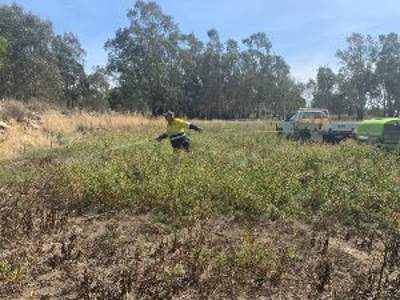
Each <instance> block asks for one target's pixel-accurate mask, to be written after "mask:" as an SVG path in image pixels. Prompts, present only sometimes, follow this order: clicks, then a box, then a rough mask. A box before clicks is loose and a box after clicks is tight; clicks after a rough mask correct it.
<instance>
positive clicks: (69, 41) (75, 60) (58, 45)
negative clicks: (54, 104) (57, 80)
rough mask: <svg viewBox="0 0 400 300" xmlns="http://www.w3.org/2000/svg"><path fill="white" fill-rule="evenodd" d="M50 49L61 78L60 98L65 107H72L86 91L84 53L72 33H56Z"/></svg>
mask: <svg viewBox="0 0 400 300" xmlns="http://www.w3.org/2000/svg"><path fill="white" fill-rule="evenodd" d="M52 51H53V55H54V59H55V62H56V65H57V68H58V71H59V72H60V76H61V79H62V86H63V92H62V98H63V100H64V101H65V102H66V104H67V107H69V108H74V107H75V106H76V105H77V104H78V102H79V101H80V99H81V98H82V97H83V96H85V94H86V93H87V88H88V86H87V84H88V82H87V80H86V73H85V70H84V66H83V64H84V57H85V55H86V53H85V51H84V50H83V48H82V46H81V44H80V42H79V40H78V38H77V37H76V36H75V35H74V34H72V33H65V34H64V35H63V36H61V35H57V36H56V37H55V38H54V39H53V41H52Z"/></svg>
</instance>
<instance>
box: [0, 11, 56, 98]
mask: <svg viewBox="0 0 400 300" xmlns="http://www.w3.org/2000/svg"><path fill="white" fill-rule="evenodd" d="M0 36H2V37H3V38H5V39H6V40H7V44H8V47H7V55H6V61H7V63H6V64H4V66H3V68H2V69H1V70H0V96H1V97H15V98H17V99H25V100H27V99H30V98H46V99H51V98H54V97H57V96H58V95H59V94H60V92H61V90H62V78H61V76H60V73H59V70H58V68H57V65H56V62H55V60H54V57H53V55H52V50H51V47H50V45H51V42H52V40H53V38H54V33H53V28H52V25H51V23H50V22H47V21H43V20H41V19H40V18H39V17H37V16H35V15H33V14H32V13H29V12H26V11H24V9H23V8H22V7H20V6H18V5H16V4H13V5H11V6H7V5H2V6H0Z"/></svg>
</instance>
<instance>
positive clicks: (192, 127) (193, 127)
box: [189, 123, 203, 131]
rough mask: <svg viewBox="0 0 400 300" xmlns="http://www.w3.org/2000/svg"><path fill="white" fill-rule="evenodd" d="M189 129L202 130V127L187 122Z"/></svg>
mask: <svg viewBox="0 0 400 300" xmlns="http://www.w3.org/2000/svg"><path fill="white" fill-rule="evenodd" d="M189 129H193V130H195V131H203V128H201V127H199V126H197V125H194V124H192V123H190V124H189Z"/></svg>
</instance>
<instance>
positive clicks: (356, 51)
mask: <svg viewBox="0 0 400 300" xmlns="http://www.w3.org/2000/svg"><path fill="white" fill-rule="evenodd" d="M347 44H348V46H347V48H346V49H344V50H338V51H337V54H336V55H337V57H338V59H339V62H340V69H339V70H338V72H334V71H333V70H332V69H331V68H329V67H326V66H325V67H320V68H319V69H318V73H317V78H316V80H311V81H310V82H309V83H308V84H307V88H309V89H310V91H311V94H312V96H313V100H312V105H313V106H314V107H325V108H328V109H329V110H330V111H331V112H334V113H336V114H338V115H344V114H347V115H356V116H357V118H358V119H362V118H363V117H364V115H365V113H366V112H367V111H368V112H373V113H375V114H379V115H382V116H389V117H392V116H398V115H399V112H400V36H399V35H398V34H396V33H389V34H387V35H380V36H379V37H378V38H377V39H374V38H373V37H371V36H370V35H362V34H358V33H354V34H352V35H351V36H350V37H348V38H347Z"/></svg>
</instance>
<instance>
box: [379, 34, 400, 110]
mask: <svg viewBox="0 0 400 300" xmlns="http://www.w3.org/2000/svg"><path fill="white" fill-rule="evenodd" d="M376 75H377V78H378V95H379V96H380V99H379V100H380V101H379V102H380V104H381V105H382V107H383V109H384V113H385V114H386V115H388V116H393V115H394V114H395V113H396V112H397V113H398V112H400V37H399V35H398V34H397V33H390V34H388V35H380V36H379V38H378V57H377V64H376Z"/></svg>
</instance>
